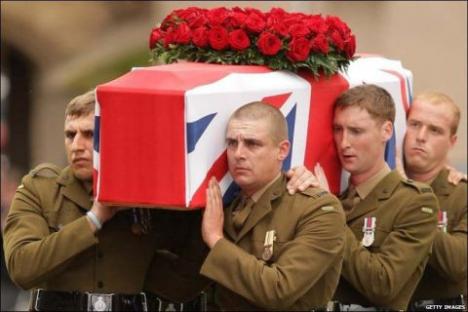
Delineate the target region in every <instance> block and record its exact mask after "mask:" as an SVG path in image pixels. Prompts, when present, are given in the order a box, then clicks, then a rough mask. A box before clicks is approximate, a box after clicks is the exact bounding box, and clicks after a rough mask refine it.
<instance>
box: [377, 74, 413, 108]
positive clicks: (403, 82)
mask: <svg viewBox="0 0 468 312" xmlns="http://www.w3.org/2000/svg"><path fill="white" fill-rule="evenodd" d="M382 71H384V72H386V73H389V74H391V75H393V76H396V77H397V78H398V80H399V81H400V93H401V101H402V102H403V108H404V109H405V113H406V114H408V111H409V102H408V97H407V94H408V93H407V92H406V79H405V77H404V76H403V75H402V74H400V73H399V72H397V71H395V70H391V69H382Z"/></svg>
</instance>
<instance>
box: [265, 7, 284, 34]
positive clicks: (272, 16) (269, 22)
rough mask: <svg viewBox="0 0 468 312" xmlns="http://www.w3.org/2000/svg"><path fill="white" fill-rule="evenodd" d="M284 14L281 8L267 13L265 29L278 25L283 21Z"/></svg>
mask: <svg viewBox="0 0 468 312" xmlns="http://www.w3.org/2000/svg"><path fill="white" fill-rule="evenodd" d="M286 14H287V13H286V12H285V11H284V10H283V9H281V8H272V9H271V10H270V12H268V13H267V17H266V27H268V28H270V29H271V28H273V27H274V26H275V25H278V24H280V23H281V22H282V21H283V19H284V17H285V16H286Z"/></svg>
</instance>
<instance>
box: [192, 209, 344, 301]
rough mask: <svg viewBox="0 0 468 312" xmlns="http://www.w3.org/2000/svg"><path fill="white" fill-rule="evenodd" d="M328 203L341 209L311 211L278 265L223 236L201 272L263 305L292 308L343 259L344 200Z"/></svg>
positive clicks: (306, 215) (285, 248)
mask: <svg viewBox="0 0 468 312" xmlns="http://www.w3.org/2000/svg"><path fill="white" fill-rule="evenodd" d="M323 205H329V206H330V205H332V206H334V207H335V209H333V210H328V211H325V210H322V209H305V211H306V212H305V213H304V214H303V215H302V216H301V217H300V219H299V220H298V223H297V226H296V235H295V237H294V239H292V240H291V241H289V242H288V243H287V244H286V245H285V246H284V247H283V248H282V249H281V252H280V254H279V255H278V257H277V259H276V262H275V263H272V264H267V263H266V262H264V261H263V260H260V259H257V258H256V257H255V256H254V255H252V254H249V253H248V252H246V251H245V250H243V249H241V248H240V247H238V246H236V245H235V244H234V243H232V242H230V241H228V240H227V239H225V238H223V239H221V240H219V241H218V242H217V243H216V244H215V246H214V247H213V248H212V249H211V251H210V253H209V254H208V257H207V259H206V260H205V262H204V263H203V266H202V269H201V274H203V275H205V276H207V277H209V278H211V279H213V280H214V281H216V282H217V283H219V284H221V285H223V286H224V287H226V288H228V289H230V290H232V291H233V292H235V293H237V294H239V295H241V296H243V297H244V298H246V299H247V300H250V301H252V302H255V304H256V305H258V306H260V307H263V308H266V309H285V308H287V307H290V306H291V305H292V304H293V303H294V302H295V301H297V300H298V299H299V298H300V297H302V296H303V295H304V294H305V293H306V292H307V290H309V289H310V288H311V285H314V284H315V283H316V282H317V281H318V280H319V279H320V278H321V277H322V276H323V274H324V273H325V272H327V271H328V270H329V268H330V267H331V266H332V265H336V261H337V258H339V257H341V256H342V252H343V243H344V240H343V234H344V228H345V227H344V224H345V218H344V213H343V211H342V209H341V206H340V204H339V203H338V201H336V202H332V203H330V202H328V203H324V204H323ZM320 206H322V205H320ZM291 209H294V207H291Z"/></svg>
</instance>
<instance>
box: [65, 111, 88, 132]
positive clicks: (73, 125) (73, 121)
mask: <svg viewBox="0 0 468 312" xmlns="http://www.w3.org/2000/svg"><path fill="white" fill-rule="evenodd" d="M65 129H69V130H71V129H77V130H93V129H94V115H92V114H89V115H88V116H79V117H76V116H67V118H65Z"/></svg>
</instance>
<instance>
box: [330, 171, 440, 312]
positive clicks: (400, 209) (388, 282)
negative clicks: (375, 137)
mask: <svg viewBox="0 0 468 312" xmlns="http://www.w3.org/2000/svg"><path fill="white" fill-rule="evenodd" d="M345 197H346V192H345V193H344V194H343V196H342V198H345ZM437 212H438V205H437V200H436V198H435V196H434V194H433V193H432V190H431V188H430V187H429V186H425V185H424V184H421V183H417V182H413V181H412V180H406V179H403V178H402V177H401V176H400V175H399V174H398V173H397V172H396V171H392V172H390V173H389V174H388V175H387V176H385V177H384V178H383V179H382V180H381V181H380V182H379V183H378V184H377V186H376V187H375V188H374V189H373V190H372V191H371V192H370V194H369V195H368V196H366V197H365V198H364V199H363V200H362V201H360V202H359V203H358V204H357V205H356V206H355V207H354V209H353V210H352V212H351V213H350V214H349V215H347V224H348V227H347V229H346V243H345V251H344V260H343V269H342V278H341V280H340V283H339V285H338V288H337V291H336V294H335V299H336V300H338V301H340V302H342V303H355V304H360V305H363V306H377V307H386V308H392V309H396V310H405V309H406V307H407V304H408V301H409V299H410V298H411V295H412V293H413V292H414V290H415V288H416V286H417V284H418V281H419V280H420V278H421V276H422V274H423V271H424V267H425V266H426V263H427V261H428V259H429V252H430V248H431V245H432V242H433V239H434V236H435V233H436V229H437ZM365 217H376V230H375V240H374V242H373V243H372V245H371V246H369V247H364V246H363V245H362V244H361V240H362V238H363V231H362V229H363V224H364V218H365Z"/></svg>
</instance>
